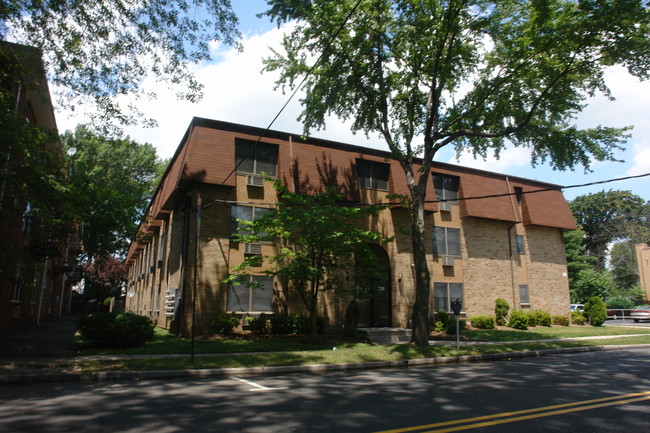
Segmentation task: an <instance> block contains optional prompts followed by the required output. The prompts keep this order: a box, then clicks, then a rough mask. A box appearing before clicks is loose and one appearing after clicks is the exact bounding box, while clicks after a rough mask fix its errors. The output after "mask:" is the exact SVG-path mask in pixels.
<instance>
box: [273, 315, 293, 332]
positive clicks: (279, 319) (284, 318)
mask: <svg viewBox="0 0 650 433" xmlns="http://www.w3.org/2000/svg"><path fill="white" fill-rule="evenodd" d="M269 321H270V322H271V334H274V335H288V334H291V333H292V332H293V324H292V323H291V317H289V315H287V314H274V315H272V316H271V317H270V319H269Z"/></svg>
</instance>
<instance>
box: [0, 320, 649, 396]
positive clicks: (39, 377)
mask: <svg viewBox="0 0 650 433" xmlns="http://www.w3.org/2000/svg"><path fill="white" fill-rule="evenodd" d="M75 320H76V318H75V317H62V318H58V319H56V320H54V321H50V322H45V323H43V324H41V326H39V327H35V328H33V329H31V330H29V331H25V332H21V333H18V334H15V335H12V336H4V337H0V385H1V384H20V383H35V382H65V381H74V382H77V381H83V380H90V381H97V380H129V379H144V378H150V379H154V378H155V379H162V378H177V377H224V376H245V375H261V374H287V373H297V372H311V373H315V372H331V371H343V370H353V369H370V368H372V369H376V368H395V367H409V366H425V365H438V364H449V363H454V362H477V361H483V360H496V359H501V358H515V357H529V356H541V355H545V354H552V353H572V352H573V353H575V352H587V351H596V350H612V349H623V348H634V347H650V345H641V346H597V347H576V348H568V349H550V350H542V351H527V352H516V353H513V352H509V353H504V354H491V355H477V356H457V357H447V358H427V359H412V360H402V361H390V362H363V363H348V364H322V365H306V366H287V367H252V368H226V369H191V370H173V371H171V370H170V371H133V372H128V371H116V372H96V373H92V374H87V375H84V374H82V373H81V371H80V370H79V368H78V363H79V362H82V361H89V360H120V359H144V358H149V359H151V358H171V357H179V358H181V357H185V358H187V357H189V354H165V355H107V356H79V354H78V351H77V349H76V347H75V344H74V333H75ZM638 335H642V334H638ZM646 335H647V334H646ZM630 336H632V335H621V336H606V337H576V338H567V339H566V340H588V339H615V338H623V337H630ZM544 341H558V340H528V341H520V342H518V343H537V342H544ZM431 344H435V345H455V344H456V342H455V341H431ZM475 344H504V343H487V342H476V341H461V345H463V346H465V345H475ZM219 355H231V354H230V353H228V354H196V355H195V356H196V357H203V356H219ZM240 355H245V354H240Z"/></svg>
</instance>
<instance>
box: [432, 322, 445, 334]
mask: <svg viewBox="0 0 650 433" xmlns="http://www.w3.org/2000/svg"><path fill="white" fill-rule="evenodd" d="M445 329H446V326H445V324H444V323H442V322H441V321H437V322H436V323H434V325H433V330H434V331H435V332H443V331H444V330H445Z"/></svg>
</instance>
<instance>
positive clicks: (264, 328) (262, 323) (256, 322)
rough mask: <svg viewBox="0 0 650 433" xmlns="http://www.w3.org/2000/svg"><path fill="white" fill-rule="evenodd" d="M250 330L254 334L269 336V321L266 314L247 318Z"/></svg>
mask: <svg viewBox="0 0 650 433" xmlns="http://www.w3.org/2000/svg"><path fill="white" fill-rule="evenodd" d="M246 322H247V323H248V328H249V329H250V331H251V332H252V333H253V334H267V333H268V332H269V319H268V316H267V315H266V314H264V313H262V314H260V315H259V317H247V318H246Z"/></svg>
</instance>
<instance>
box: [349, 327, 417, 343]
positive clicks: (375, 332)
mask: <svg viewBox="0 0 650 433" xmlns="http://www.w3.org/2000/svg"><path fill="white" fill-rule="evenodd" d="M359 333H360V334H361V335H363V336H365V337H366V338H367V339H368V340H370V341H372V342H373V343H377V344H406V343H409V342H410V341H411V330H410V329H405V328H359Z"/></svg>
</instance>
